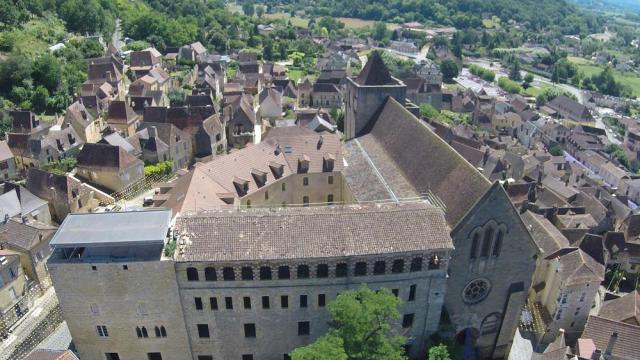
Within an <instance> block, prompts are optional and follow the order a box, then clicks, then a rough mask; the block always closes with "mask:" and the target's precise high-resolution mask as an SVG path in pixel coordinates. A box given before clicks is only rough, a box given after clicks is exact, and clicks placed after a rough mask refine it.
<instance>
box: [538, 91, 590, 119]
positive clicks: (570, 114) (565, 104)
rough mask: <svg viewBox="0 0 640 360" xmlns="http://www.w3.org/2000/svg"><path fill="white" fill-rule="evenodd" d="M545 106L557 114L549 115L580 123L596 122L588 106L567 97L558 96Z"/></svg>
mask: <svg viewBox="0 0 640 360" xmlns="http://www.w3.org/2000/svg"><path fill="white" fill-rule="evenodd" d="M545 106H546V107H548V108H550V109H552V110H553V111H554V112H555V113H552V114H549V115H553V116H557V117H559V118H565V119H569V120H571V121H575V122H578V123H591V122H593V121H594V120H593V116H592V115H591V112H590V111H589V109H587V107H586V106H584V105H582V104H580V103H579V102H577V101H575V100H573V99H571V98H569V97H567V96H565V95H558V96H557V97H556V98H555V99H553V100H551V101H550V102H549V103H547V104H546V105H545Z"/></svg>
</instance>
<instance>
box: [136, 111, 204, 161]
mask: <svg viewBox="0 0 640 360" xmlns="http://www.w3.org/2000/svg"><path fill="white" fill-rule="evenodd" d="M130 141H131V142H136V143H135V145H134V147H136V148H140V149H141V156H142V160H143V161H144V162H145V163H151V164H156V163H160V162H164V161H170V162H171V168H172V170H173V171H176V170H178V169H182V168H186V167H187V166H189V164H191V160H192V159H193V146H192V144H191V136H189V134H188V133H186V132H184V131H182V130H180V129H178V128H177V127H176V126H175V125H173V124H170V123H154V122H149V121H143V122H142V123H141V124H140V127H139V128H138V131H137V132H136V134H135V136H134V137H132V139H131V140H130Z"/></svg>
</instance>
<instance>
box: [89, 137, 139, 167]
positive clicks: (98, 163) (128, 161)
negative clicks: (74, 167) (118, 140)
mask: <svg viewBox="0 0 640 360" xmlns="http://www.w3.org/2000/svg"><path fill="white" fill-rule="evenodd" d="M136 162H140V160H138V158H136V157H135V156H133V155H131V154H129V153H128V152H127V151H126V150H124V149H123V148H121V147H119V146H113V145H108V144H90V143H89V144H85V145H84V147H83V148H82V150H80V153H79V154H78V166H79V167H86V168H115V169H126V168H128V167H130V166H131V165H132V164H134V163H136Z"/></svg>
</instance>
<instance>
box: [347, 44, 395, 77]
mask: <svg viewBox="0 0 640 360" xmlns="http://www.w3.org/2000/svg"><path fill="white" fill-rule="evenodd" d="M355 82H356V83H358V84H359V85H395V84H396V82H395V81H394V80H393V79H392V78H391V74H389V69H387V66H386V65H385V64H384V62H383V61H382V57H380V53H379V52H378V51H373V52H372V53H371V56H370V58H369V60H368V61H367V64H366V65H365V66H364V68H363V69H362V71H361V72H360V75H358V77H357V78H356V79H355Z"/></svg>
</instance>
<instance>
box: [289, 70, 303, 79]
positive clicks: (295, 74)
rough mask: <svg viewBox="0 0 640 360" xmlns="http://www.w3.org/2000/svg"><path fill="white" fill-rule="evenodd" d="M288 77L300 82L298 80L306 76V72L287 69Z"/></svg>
mask: <svg viewBox="0 0 640 360" xmlns="http://www.w3.org/2000/svg"><path fill="white" fill-rule="evenodd" d="M287 76H289V79H291V80H293V81H295V82H298V80H299V79H300V78H301V77H303V76H304V71H302V70H288V69H287Z"/></svg>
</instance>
